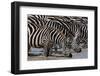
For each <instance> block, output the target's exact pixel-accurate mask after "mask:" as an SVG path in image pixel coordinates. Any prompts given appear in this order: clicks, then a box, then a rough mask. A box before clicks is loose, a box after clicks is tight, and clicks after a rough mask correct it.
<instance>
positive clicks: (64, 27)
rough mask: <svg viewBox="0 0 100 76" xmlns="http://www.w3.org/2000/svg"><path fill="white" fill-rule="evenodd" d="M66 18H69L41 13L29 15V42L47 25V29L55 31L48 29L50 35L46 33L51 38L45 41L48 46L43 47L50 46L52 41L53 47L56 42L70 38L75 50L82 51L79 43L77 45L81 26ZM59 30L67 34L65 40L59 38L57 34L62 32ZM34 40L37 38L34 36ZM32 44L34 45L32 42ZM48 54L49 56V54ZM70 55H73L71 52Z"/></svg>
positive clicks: (64, 40)
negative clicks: (41, 14) (42, 14)
mask: <svg viewBox="0 0 100 76" xmlns="http://www.w3.org/2000/svg"><path fill="white" fill-rule="evenodd" d="M62 18H63V19H64V20H63V19H62ZM62 20H63V21H62ZM66 20H67V18H64V17H54V16H53V17H52V16H39V15H38V16H37V15H31V16H29V20H28V28H29V30H28V36H29V44H30V43H31V42H32V41H31V40H32V37H33V35H34V34H35V33H36V32H37V30H39V31H40V32H41V31H43V30H44V28H45V27H46V28H45V29H49V30H51V29H53V30H55V31H53V30H52V31H50V32H49V33H48V32H47V31H49V30H47V31H46V33H48V34H49V35H48V34H46V36H48V37H49V38H50V39H49V38H48V39H47V40H45V41H47V44H46V45H47V46H46V45H43V46H42V47H44V46H46V47H49V43H50V45H51V44H52V45H51V47H52V46H53V45H54V44H60V43H61V42H66V40H67V38H69V41H70V42H72V44H71V46H72V48H73V49H74V51H76V52H80V51H81V48H79V47H77V46H78V45H77V46H76V42H77V39H78V37H79V36H80V27H79V25H78V24H76V23H73V22H74V21H72V22H71V21H66ZM30 27H31V28H30ZM42 28H43V29H42ZM32 29H33V30H32ZM57 29H58V30H57ZM30 31H31V32H30ZM39 31H38V33H40V32H39ZM56 31H57V32H56ZM59 31H63V32H62V35H64V36H65V38H64V39H63V38H62V40H63V41H61V40H59V39H58V38H57V34H60V35H59V36H61V33H60V32H59ZM51 32H53V33H52V34H50V33H51ZM55 32H56V33H55ZM54 33H55V34H54ZM37 35H38V34H37ZM37 35H36V36H37ZM42 35H43V34H42ZM53 35H54V37H53V38H52V36H53ZM71 35H73V36H71ZM43 36H45V35H43ZM62 37H63V36H62ZM80 37H81V36H80ZM37 38H38V37H37ZM33 40H35V39H34V38H33ZM58 40H59V41H58ZM40 41H41V40H40ZM57 41H58V42H57ZM37 42H38V41H37ZM37 42H36V43H37ZM42 43H44V42H42ZM62 45H64V47H65V43H64V44H62ZM30 46H32V44H31V45H30ZM34 47H37V46H34ZM40 47H41V46H40ZM51 47H50V48H51ZM64 47H63V48H64ZM50 48H49V50H50ZM46 49H47V48H46ZM46 56H48V54H47V55H46ZM69 56H72V55H71V53H69Z"/></svg>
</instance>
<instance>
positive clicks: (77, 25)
mask: <svg viewBox="0 0 100 76" xmlns="http://www.w3.org/2000/svg"><path fill="white" fill-rule="evenodd" d="M68 20H69V19H68ZM68 20H67V18H64V17H63V18H57V17H56V18H55V19H53V21H56V22H58V23H59V24H61V25H65V26H66V27H68V29H69V30H70V31H71V32H72V33H73V34H74V35H75V38H74V40H73V38H72V39H70V41H72V45H75V44H76V45H77V46H78V47H79V48H81V46H80V44H81V43H84V45H86V44H87V42H88V30H87V19H85V21H83V22H77V20H70V21H68ZM76 45H75V46H76ZM77 46H76V47H77ZM76 47H73V49H74V48H76ZM78 47H77V48H78ZM74 50H76V51H77V49H74ZM80 51H81V49H80Z"/></svg>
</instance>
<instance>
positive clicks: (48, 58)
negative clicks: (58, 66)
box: [28, 49, 88, 61]
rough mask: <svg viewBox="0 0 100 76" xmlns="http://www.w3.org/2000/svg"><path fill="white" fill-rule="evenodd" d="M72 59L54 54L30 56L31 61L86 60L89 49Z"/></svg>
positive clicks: (83, 50) (75, 54)
mask: <svg viewBox="0 0 100 76" xmlns="http://www.w3.org/2000/svg"><path fill="white" fill-rule="evenodd" d="M72 55H73V56H72V58H69V57H65V56H64V55H63V54H54V55H52V56H48V57H44V56H42V55H40V56H28V60H29V61H33V60H59V59H84V58H88V50H87V49H82V52H80V53H75V52H73V53H72Z"/></svg>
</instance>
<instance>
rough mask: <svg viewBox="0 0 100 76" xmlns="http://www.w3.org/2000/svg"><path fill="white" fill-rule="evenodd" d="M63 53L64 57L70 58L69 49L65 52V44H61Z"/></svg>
mask: <svg viewBox="0 0 100 76" xmlns="http://www.w3.org/2000/svg"><path fill="white" fill-rule="evenodd" d="M63 51H64V56H65V57H70V58H71V57H72V54H71V51H70V49H68V50H67V51H66V46H65V43H64V44H63Z"/></svg>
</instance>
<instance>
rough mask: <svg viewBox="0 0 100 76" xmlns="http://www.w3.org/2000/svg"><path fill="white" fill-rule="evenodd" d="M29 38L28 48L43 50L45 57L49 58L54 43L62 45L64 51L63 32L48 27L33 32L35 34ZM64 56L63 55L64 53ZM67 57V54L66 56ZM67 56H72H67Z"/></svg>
mask: <svg viewBox="0 0 100 76" xmlns="http://www.w3.org/2000/svg"><path fill="white" fill-rule="evenodd" d="M30 36H31V37H29V38H30V39H29V40H30V41H29V46H31V47H35V48H44V50H45V54H44V55H45V56H46V57H47V56H49V51H50V48H52V47H53V45H54V43H55V42H56V43H58V44H59V43H62V45H63V49H64V50H65V48H64V47H65V46H64V41H65V40H64V39H66V38H65V35H64V34H63V31H59V30H56V29H53V28H50V27H42V28H39V29H38V30H36V31H35V33H34V34H33V33H32V35H30ZM64 54H65V53H64ZM67 55H68V54H67ZM69 56H72V55H71V54H69Z"/></svg>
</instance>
